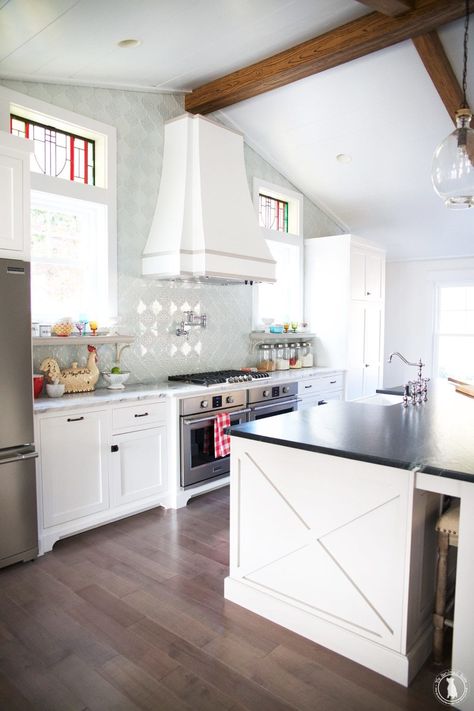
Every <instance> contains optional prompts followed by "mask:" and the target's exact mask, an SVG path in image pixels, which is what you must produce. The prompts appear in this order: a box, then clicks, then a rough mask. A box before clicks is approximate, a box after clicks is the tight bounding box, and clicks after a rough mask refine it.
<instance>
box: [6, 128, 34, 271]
mask: <svg viewBox="0 0 474 711" xmlns="http://www.w3.org/2000/svg"><path fill="white" fill-rule="evenodd" d="M31 150H32V148H31V144H30V142H29V141H27V140H25V139H23V138H18V137H17V136H10V134H8V133H4V132H2V131H0V257H4V258H7V259H22V260H28V259H29V254H30V152H31Z"/></svg>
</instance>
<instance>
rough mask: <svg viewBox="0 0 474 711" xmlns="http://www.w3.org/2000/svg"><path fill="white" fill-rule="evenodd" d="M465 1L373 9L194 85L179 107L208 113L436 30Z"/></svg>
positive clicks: (432, 0) (422, 0)
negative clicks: (398, 10)
mask: <svg viewBox="0 0 474 711" xmlns="http://www.w3.org/2000/svg"><path fill="white" fill-rule="evenodd" d="M465 9H466V6H465V0H449V2H446V0H418V2H417V4H416V8H415V9H413V10H411V11H409V12H406V13H405V14H403V15H400V16H399V17H387V16H385V15H382V14H380V13H379V12H373V13H370V14H369V15H365V16H364V17H360V18H358V19H357V20H353V21H352V22H348V23H347V24H345V25H342V26H341V27H336V29H334V30H331V31H330V32H326V33H325V34H323V35H320V36H319V37H315V38H314V39H311V40H308V41H306V42H302V43H301V44H299V45H296V46H295V47H291V48H290V49H287V50H285V51H284V52H279V53H278V54H275V55H273V56H272V57H268V58H267V59H264V60H262V61H260V62H257V63H255V64H251V65H250V66H248V67H243V68H242V69H238V70H237V71H235V72H232V73H231V74H227V75H226V76H223V77H220V78H219V79H215V80H214V81H211V82H209V83H207V84H203V85H202V86H200V87H197V88H196V89H194V91H193V92H192V93H191V94H187V96H186V98H185V109H186V111H190V112H191V113H201V114H208V113H210V112H211V111H217V109H222V108H224V107H225V106H230V105H231V104H235V103H237V102H239V101H244V100H245V99H249V98H251V97H253V96H257V95H258V94H263V93H264V92H266V91H270V90H272V89H277V88H278V87H280V86H285V84H289V83H291V82H293V81H296V80H298V79H303V78H304V77H308V76H310V75H312V74H317V73H318V72H322V71H324V70H326V69H330V68H332V67H337V66H338V65H340V64H344V63H345V62H350V61H351V60H353V59H357V58H359V57H364V56H365V55H367V54H370V53H371V52H376V51H378V50H379V49H384V48H385V47H390V46H391V45H394V44H397V43H398V42H402V41H404V40H407V39H411V38H413V37H416V36H417V35H421V34H425V33H427V32H431V31H433V30H436V29H437V28H438V27H440V26H441V25H444V24H446V23H447V22H452V21H453V20H457V19H459V18H460V17H463V16H464V13H465Z"/></svg>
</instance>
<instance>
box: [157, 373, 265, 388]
mask: <svg viewBox="0 0 474 711" xmlns="http://www.w3.org/2000/svg"><path fill="white" fill-rule="evenodd" d="M269 377H270V375H269V374H268V373H259V372H255V373H244V372H243V371H242V370H216V371H215V372H214V373H212V372H211V373H186V374H185V375H169V376H168V380H173V381H177V382H182V383H193V385H207V386H209V385H221V384H222V383H245V382H250V381H251V380H259V379H260V378H269Z"/></svg>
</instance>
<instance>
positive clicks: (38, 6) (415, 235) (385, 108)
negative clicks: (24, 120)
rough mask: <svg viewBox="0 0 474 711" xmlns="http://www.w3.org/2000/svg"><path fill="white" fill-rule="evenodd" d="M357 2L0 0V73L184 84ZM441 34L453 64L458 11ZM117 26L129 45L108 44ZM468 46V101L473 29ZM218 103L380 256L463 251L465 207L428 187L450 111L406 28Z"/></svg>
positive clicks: (253, 57)
mask: <svg viewBox="0 0 474 711" xmlns="http://www.w3.org/2000/svg"><path fill="white" fill-rule="evenodd" d="M368 12H369V9H368V8H366V7H364V6H363V5H362V4H360V3H358V2H355V0H258V2H255V0H172V1H171V0H134V2H130V1H129V0H41V2H39V0H0V79H1V78H2V77H3V78H14V79H26V80H29V81H49V82H63V83H70V84H88V85H93V86H117V87H122V88H131V89H142V90H143V89H144V90H150V91H189V90H191V89H192V88H194V87H196V86H198V85H200V84H202V83H205V82H207V81H210V80H212V79H214V78H216V77H218V76H222V75H223V74H226V73H228V72H230V71H232V70H234V69H237V68H239V67H242V66H245V65H248V64H250V63H252V62H255V61H258V60H259V59H262V58H264V57H267V56H269V55H271V54H274V53H275V52H278V51H280V50H283V49H286V48H288V47H290V46H292V45H294V44H297V43H299V42H302V41H304V40H306V39H309V38H311V37H314V36H316V35H318V34H321V33H323V32H325V31H327V30H329V29H332V28H334V27H337V26H338V25H341V24H343V23H345V22H349V21H350V20H353V19H355V18H357V17H360V16H362V15H364V14H367V13H368ZM440 35H441V39H442V41H443V44H444V47H445V50H446V52H447V54H448V56H449V58H450V60H451V62H452V64H453V67H454V69H455V71H456V74H457V76H458V78H460V77H461V63H462V37H463V23H462V22H457V23H453V24H452V25H449V26H447V27H445V28H443V29H442V30H441V32H440ZM125 38H137V39H140V40H141V45H140V46H139V47H137V48H135V49H130V50H123V49H120V48H119V47H118V46H117V42H118V41H119V40H121V39H125ZM469 51H470V67H469V85H470V86H469V89H470V91H469V95H470V97H471V101H473V100H474V91H472V89H473V85H474V31H472V32H471V37H470V48H469ZM217 116H218V117H219V118H220V119H221V120H223V121H224V122H227V123H229V124H230V125H233V126H234V127H237V128H239V130H241V131H242V132H243V133H244V134H245V138H246V140H247V142H248V143H249V144H250V145H251V146H252V147H254V148H255V149H256V150H257V151H258V152H259V153H261V154H262V155H263V156H264V157H265V158H266V159H267V160H268V161H269V162H270V163H272V164H273V165H274V166H275V167H276V168H278V169H279V170H280V172H282V173H283V174H284V175H286V176H287V177H288V178H289V179H290V180H291V181H292V182H293V183H294V185H295V186H296V187H297V188H298V189H300V190H301V191H302V192H304V193H305V194H307V195H308V196H309V197H310V198H311V199H313V200H314V202H315V203H317V204H319V205H321V206H322V207H323V208H324V207H325V208H326V209H327V210H328V211H329V212H330V213H332V214H333V215H335V216H336V217H337V218H338V219H339V220H340V221H341V222H343V223H344V224H345V226H346V227H347V229H348V231H352V232H354V233H356V234H360V235H361V236H365V237H367V238H369V239H372V240H373V241H376V242H379V243H381V244H382V245H383V246H385V247H386V249H387V251H388V256H389V258H393V259H400V258H401V259H405V258H423V257H443V256H463V255H474V210H468V211H462V212H451V211H449V210H447V209H446V208H445V207H444V206H443V205H442V203H441V201H440V200H439V198H437V197H436V195H435V194H434V192H433V189H432V187H431V182H430V166H431V159H432V154H433V151H434V149H435V147H436V146H437V144H438V143H439V142H440V141H441V140H442V139H443V138H444V137H445V136H446V135H448V133H450V132H451V131H452V129H453V125H452V123H451V120H450V119H449V117H448V115H447V113H446V110H445V108H444V106H443V105H442V103H441V100H440V99H439V97H438V95H437V93H436V91H435V89H434V87H433V85H432V84H431V81H430V79H429V77H428V76H427V74H426V71H425V69H424V67H423V65H422V64H421V61H420V59H419V57H418V54H417V53H416V51H415V49H414V47H413V46H412V44H411V43H410V42H406V43H403V44H400V45H397V46H395V47H391V48H389V49H386V50H382V51H380V52H378V53H375V54H372V55H369V56H367V57H364V58H362V59H359V60H356V61H354V62H351V63H348V64H345V65H343V66H340V67H337V68H336V69H331V70H328V71H326V72H324V73H322V74H318V75H315V76H313V77H309V78H307V79H303V80H301V81H299V82H295V83H294V84H290V85H288V86H285V87H282V88H280V89H277V90H275V91H273V92H269V93H267V94H263V95H260V96H258V97H255V98H253V99H249V100H248V101H245V102H241V103H240V104H236V105H234V106H231V107H228V108H226V109H225V110H223V111H220V112H218V113H217ZM339 153H346V154H348V155H350V156H351V158H352V162H351V163H349V164H341V163H339V162H337V161H336V155H337V154H339Z"/></svg>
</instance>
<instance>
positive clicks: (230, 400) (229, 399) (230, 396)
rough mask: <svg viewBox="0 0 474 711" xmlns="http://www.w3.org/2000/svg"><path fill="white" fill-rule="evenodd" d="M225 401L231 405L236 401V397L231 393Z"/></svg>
mask: <svg viewBox="0 0 474 711" xmlns="http://www.w3.org/2000/svg"><path fill="white" fill-rule="evenodd" d="M225 401H226V402H227V403H228V404H229V405H231V404H232V403H233V402H234V398H233V397H232V395H229V397H226V399H225Z"/></svg>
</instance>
